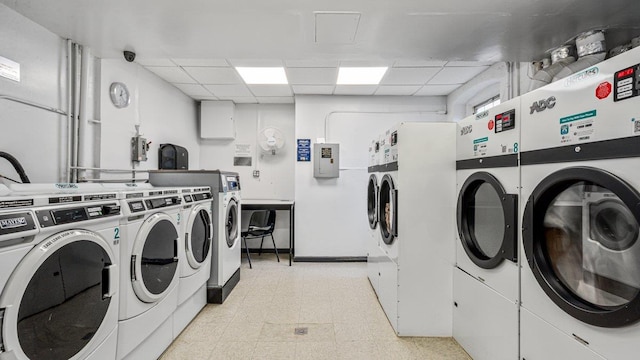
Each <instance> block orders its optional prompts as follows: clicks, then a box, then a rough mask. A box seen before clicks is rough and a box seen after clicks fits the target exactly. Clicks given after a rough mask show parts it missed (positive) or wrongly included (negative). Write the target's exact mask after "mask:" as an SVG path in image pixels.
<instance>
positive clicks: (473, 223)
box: [457, 172, 518, 269]
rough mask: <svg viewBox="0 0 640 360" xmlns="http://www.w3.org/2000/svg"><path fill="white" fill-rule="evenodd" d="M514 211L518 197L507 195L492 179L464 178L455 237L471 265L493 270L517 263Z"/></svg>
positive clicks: (486, 175)
mask: <svg viewBox="0 0 640 360" xmlns="http://www.w3.org/2000/svg"><path fill="white" fill-rule="evenodd" d="M517 209H518V203H517V195H510V194H507V193H506V192H505V190H504V187H503V186H502V184H500V182H499V181H498V179H496V178H495V177H494V176H493V175H491V174H489V173H487V172H477V173H474V174H472V175H471V176H469V177H468V178H467V180H466V181H465V183H464V184H463V185H462V188H461V189H460V194H459V195H458V207H457V221H458V234H459V235H460V241H461V242H462V247H463V248H464V250H465V252H466V253H467V256H469V259H470V260H471V261H473V263H474V264H476V265H478V266H479V267H481V268H484V269H492V268H495V267H497V266H498V265H500V263H502V261H503V260H505V259H508V260H510V261H513V262H516V261H517V255H516V249H517V246H516V242H517V238H518V237H517V212H518V210H517Z"/></svg>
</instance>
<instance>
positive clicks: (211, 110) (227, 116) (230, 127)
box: [200, 101, 236, 140]
mask: <svg viewBox="0 0 640 360" xmlns="http://www.w3.org/2000/svg"><path fill="white" fill-rule="evenodd" d="M234 112H235V105H234V103H233V101H202V102H201V103H200V137H201V138H202V139H216V140H232V139H235V138H236V125H235V121H234Z"/></svg>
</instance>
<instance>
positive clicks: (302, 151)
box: [298, 139, 311, 161]
mask: <svg viewBox="0 0 640 360" xmlns="http://www.w3.org/2000/svg"><path fill="white" fill-rule="evenodd" d="M298 161H311V139H298Z"/></svg>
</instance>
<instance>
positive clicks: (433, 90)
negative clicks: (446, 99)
mask: <svg viewBox="0 0 640 360" xmlns="http://www.w3.org/2000/svg"><path fill="white" fill-rule="evenodd" d="M460 86H461V85H460V84H456V85H425V86H423V87H422V88H421V89H420V90H418V91H417V92H416V93H415V94H413V95H415V96H437V95H449V94H451V92H453V91H454V90H455V89H457V88H459V87H460Z"/></svg>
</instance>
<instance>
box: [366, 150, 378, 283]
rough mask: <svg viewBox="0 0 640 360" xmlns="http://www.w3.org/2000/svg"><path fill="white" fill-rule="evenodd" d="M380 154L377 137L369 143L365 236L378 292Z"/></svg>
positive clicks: (371, 276) (371, 277) (371, 278)
mask: <svg viewBox="0 0 640 360" xmlns="http://www.w3.org/2000/svg"><path fill="white" fill-rule="evenodd" d="M378 154H380V141H379V139H378V138H376V139H374V140H372V141H371V144H370V145H369V167H368V169H367V171H368V173H369V181H368V182H367V221H368V224H369V229H370V231H369V234H368V235H369V236H368V237H367V274H368V277H369V282H370V283H371V287H372V288H373V290H374V292H375V293H376V294H377V293H378V284H379V278H380V270H379V256H380V250H379V249H380V232H379V230H378V195H379V191H378V186H379V185H380V184H379V183H380V182H379V181H378V172H379V169H378V165H379V156H378Z"/></svg>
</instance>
